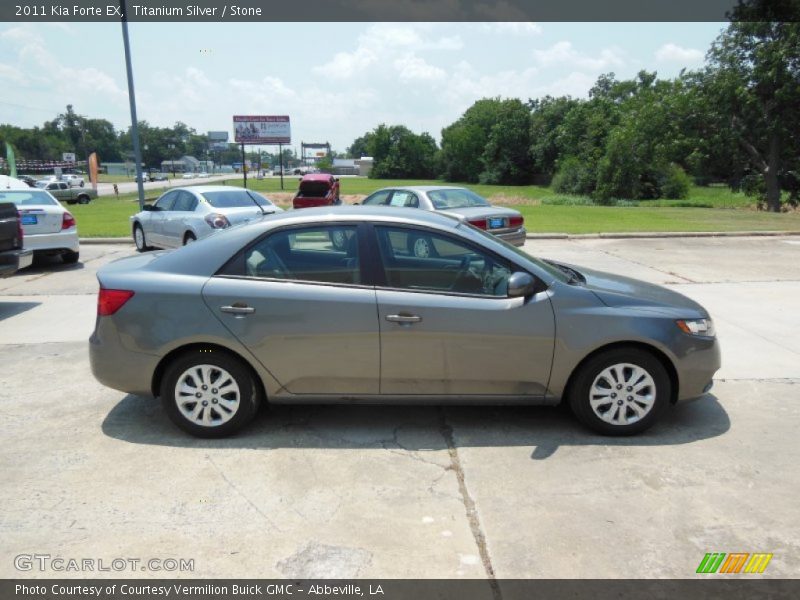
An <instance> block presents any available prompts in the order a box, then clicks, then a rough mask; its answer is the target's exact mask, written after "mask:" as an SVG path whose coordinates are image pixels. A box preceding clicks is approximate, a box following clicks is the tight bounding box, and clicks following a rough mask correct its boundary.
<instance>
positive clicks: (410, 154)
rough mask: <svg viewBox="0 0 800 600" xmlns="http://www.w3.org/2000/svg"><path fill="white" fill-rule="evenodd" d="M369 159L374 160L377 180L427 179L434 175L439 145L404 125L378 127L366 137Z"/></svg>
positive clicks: (373, 170)
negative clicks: (437, 146)
mask: <svg viewBox="0 0 800 600" xmlns="http://www.w3.org/2000/svg"><path fill="white" fill-rule="evenodd" d="M363 137H366V138H367V140H368V141H367V146H366V150H367V155H368V156H372V157H373V159H374V163H373V167H372V171H371V172H370V177H372V178H374V179H428V178H431V177H433V176H434V174H435V164H436V152H437V149H436V142H435V141H434V139H433V138H432V137H431V136H430V135H429V134H428V133H421V134H419V135H417V134H415V133H414V132H412V131H411V130H410V129H408V127H405V126H403V125H392V126H387V125H385V124H381V125H378V127H376V128H375V129H374V130H373V131H371V132H369V133H367V134H366V135H365V136H363Z"/></svg>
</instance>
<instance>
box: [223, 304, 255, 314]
mask: <svg viewBox="0 0 800 600" xmlns="http://www.w3.org/2000/svg"><path fill="white" fill-rule="evenodd" d="M219 309H220V310H221V311H222V312H224V313H230V314H232V315H252V314H253V313H254V312H256V309H255V308H253V307H252V306H247V304H243V303H241V302H235V303H233V304H232V305H231V306H220V307H219Z"/></svg>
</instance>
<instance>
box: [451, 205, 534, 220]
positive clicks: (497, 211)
mask: <svg viewBox="0 0 800 600" xmlns="http://www.w3.org/2000/svg"><path fill="white" fill-rule="evenodd" d="M437 212H441V213H445V214H448V215H453V216H455V217H458V218H460V219H467V220H469V219H483V218H486V217H516V216H519V214H520V212H519V211H518V210H514V209H513V208H505V207H503V206H467V207H464V208H445V209H441V210H438V211H437Z"/></svg>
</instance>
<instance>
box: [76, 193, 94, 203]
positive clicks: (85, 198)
mask: <svg viewBox="0 0 800 600" xmlns="http://www.w3.org/2000/svg"><path fill="white" fill-rule="evenodd" d="M90 200H91V198H89V196H87V195H85V194H82V195H80V196H78V204H89V201H90Z"/></svg>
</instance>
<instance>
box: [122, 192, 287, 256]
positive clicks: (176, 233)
mask: <svg viewBox="0 0 800 600" xmlns="http://www.w3.org/2000/svg"><path fill="white" fill-rule="evenodd" d="M282 211H283V209H282V208H280V207H278V206H275V205H274V204H273V203H272V202H271V201H270V200H268V199H267V198H265V197H264V196H262V195H261V194H258V193H256V192H253V191H250V190H246V189H244V188H239V187H234V186H229V185H198V186H192V187H180V188H175V189H173V190H170V191H168V192H166V193H165V194H163V195H162V196H161V197H160V198H159V199H158V200H156V201H155V203H153V204H152V205H146V206H145V207H144V210H143V211H142V212H139V213H136V214H135V215H133V216H132V217H131V233H132V234H133V241H134V242H135V243H136V249H137V250H138V251H139V252H145V251H146V250H151V249H152V248H177V247H178V246H185V245H186V244H189V243H191V242H194V241H196V240H199V239H200V238H203V237H206V236H208V235H211V234H212V233H214V232H215V231H218V230H220V229H225V228H227V227H230V226H231V225H237V224H240V223H245V222H247V221H251V220H253V219H257V218H260V217H263V216H264V215H271V214H274V213H276V212H282Z"/></svg>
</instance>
